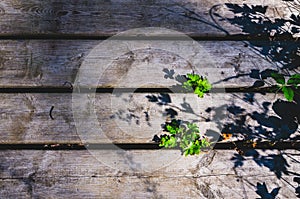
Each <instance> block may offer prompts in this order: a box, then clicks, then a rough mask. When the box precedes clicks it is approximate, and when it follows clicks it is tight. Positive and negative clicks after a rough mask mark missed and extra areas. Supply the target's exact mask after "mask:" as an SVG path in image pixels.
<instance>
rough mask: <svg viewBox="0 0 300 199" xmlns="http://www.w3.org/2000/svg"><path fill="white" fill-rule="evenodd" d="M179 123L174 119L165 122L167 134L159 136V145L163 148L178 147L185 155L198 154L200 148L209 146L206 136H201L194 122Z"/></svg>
mask: <svg viewBox="0 0 300 199" xmlns="http://www.w3.org/2000/svg"><path fill="white" fill-rule="evenodd" d="M180 123H181V121H180V120H176V119H173V120H172V121H171V122H170V123H166V125H165V130H166V131H167V132H168V134H164V135H162V136H161V137H160V143H159V146H162V147H165V148H175V147H180V148H181V151H182V153H183V154H184V155H185V156H187V155H196V154H199V153H200V152H201V150H202V149H204V148H208V147H210V145H211V144H210V142H209V141H208V140H207V139H206V138H201V135H200V130H199V128H198V126H197V125H196V124H192V123H187V124H186V125H180Z"/></svg>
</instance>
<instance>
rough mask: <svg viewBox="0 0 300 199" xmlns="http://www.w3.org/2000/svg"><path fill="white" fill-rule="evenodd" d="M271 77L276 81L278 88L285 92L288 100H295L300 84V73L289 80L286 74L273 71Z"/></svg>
mask: <svg viewBox="0 0 300 199" xmlns="http://www.w3.org/2000/svg"><path fill="white" fill-rule="evenodd" d="M271 77H272V78H273V79H274V80H275V81H276V83H277V87H278V90H281V91H282V92H283V95H284V97H285V98H286V99H287V100H288V101H293V99H294V95H295V90H296V89H298V87H299V84H300V74H295V75H292V76H290V77H289V79H288V80H287V81H286V79H285V77H284V75H283V74H280V73H272V74H271Z"/></svg>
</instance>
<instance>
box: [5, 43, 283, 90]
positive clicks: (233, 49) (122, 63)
mask: <svg viewBox="0 0 300 199" xmlns="http://www.w3.org/2000/svg"><path fill="white" fill-rule="evenodd" d="M141 42H143V41H141ZM99 45H100V47H99ZM172 45H174V44H172ZM198 45H199V46H200V48H201V49H202V51H203V52H204V53H206V54H207V56H205V57H203V58H201V56H202V55H201V54H200V55H199V57H200V58H201V61H200V64H199V65H197V66H192V65H191V64H190V62H191V61H192V60H193V59H196V57H194V58H191V60H185V59H183V58H182V57H180V56H181V55H180V54H178V55H176V54H173V53H170V52H166V51H164V50H159V49H152V50H149V49H143V50H136V51H130V49H128V51H129V52H128V53H127V54H125V55H123V56H121V57H113V58H114V59H113V60H111V62H110V65H101V64H99V65H98V67H99V69H104V68H105V67H107V69H106V70H105V72H103V73H102V74H101V76H99V82H98V83H95V84H96V85H94V86H98V87H133V88H139V87H146V88H147V87H148V88H150V87H154V88H158V87H170V86H173V85H175V84H176V83H178V82H176V81H175V80H171V79H169V78H168V79H166V78H165V77H164V76H165V75H166V73H165V72H163V69H165V68H166V69H168V70H174V72H175V75H174V77H175V76H176V75H178V74H179V75H185V74H186V73H191V72H192V71H193V70H194V71H195V72H197V73H199V74H201V75H204V76H206V77H207V78H208V79H209V81H210V82H211V83H213V84H214V85H213V86H214V87H219V88H224V87H242V86H252V85H253V83H254V82H255V81H256V80H257V79H255V78H251V77H250V74H251V72H252V71H253V70H259V71H263V70H265V69H275V70H276V69H277V67H276V63H272V62H269V61H268V59H267V58H265V57H263V56H262V55H260V54H258V53H257V52H256V51H255V50H254V49H252V48H250V47H245V42H242V41H240V42H233V41H224V42H223V41H200V42H198ZM0 46H1V48H0V87H66V86H64V85H63V84H64V83H65V82H66V81H69V82H71V83H73V82H74V81H75V78H76V75H77V74H78V72H79V69H80V68H82V64H83V61H86V62H88V61H91V60H92V61H93V62H95V63H97V62H99V63H102V62H103V61H104V60H108V61H109V60H110V59H111V57H110V58H109V57H106V56H104V55H103V53H101V52H99V53H98V56H97V57H96V58H95V57H90V56H89V53H90V52H91V50H92V49H95V48H97V49H101V41H84V40H79V41H77V40H76V41H74V40H69V41H68V40H66V41H58V40H53V41H45V40H44V41H43V40H41V41H36V40H25V41H0ZM116 48H117V47H116ZM181 48H182V49H184V48H190V46H182V47H181ZM102 50H104V51H105V49H102ZM182 51H183V50H182ZM195 53H196V54H197V52H196V51H195ZM198 53H199V52H198ZM200 58H199V59H200ZM95 70H96V69H95ZM133 79H134V81H132V80H133ZM67 86H68V85H67Z"/></svg>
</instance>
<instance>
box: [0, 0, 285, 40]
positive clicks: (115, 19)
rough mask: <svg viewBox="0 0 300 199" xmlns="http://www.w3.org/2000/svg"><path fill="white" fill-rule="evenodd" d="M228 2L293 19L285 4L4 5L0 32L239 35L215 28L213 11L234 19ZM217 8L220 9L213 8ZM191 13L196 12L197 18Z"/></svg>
mask: <svg viewBox="0 0 300 199" xmlns="http://www.w3.org/2000/svg"><path fill="white" fill-rule="evenodd" d="M225 3H237V4H243V3H247V4H249V5H263V6H269V9H268V12H267V16H268V17H270V18H271V19H272V18H274V17H277V18H278V17H287V16H289V13H290V11H289V9H288V8H287V5H286V3H285V2H282V1H281V0H268V1H262V0H251V1H247V2H245V1H241V0H234V1H221V0H217V1H208V0H205V1H197V0H193V1H181V0H163V1H136V0H128V1H121V0H113V1H105V0H102V1H97V0H92V1H88V2H87V1H84V2H78V1H74V0H67V1H63V2H61V1H54V0H47V1H43V2H41V1H38V0H30V1H26V2H21V1H14V0H8V1H2V2H1V4H0V15H1V18H0V30H1V31H0V32H1V35H9V34H37V33H67V34H79V35H80V34H86V35H112V34H115V33H118V32H120V31H124V30H128V29H132V28H142V27H149V26H151V27H164V28H170V29H175V30H178V31H182V32H184V33H188V34H191V35H197V36H207V35H209V36H224V35H225V33H224V31H222V30H219V29H217V28H215V27H214V26H216V27H218V26H220V27H222V28H223V29H226V30H227V31H228V32H230V33H231V34H239V33H241V31H240V30H239V29H238V28H236V27H234V26H232V25H230V24H229V23H228V22H226V21H225V22H224V21H220V22H218V23H215V22H214V20H213V19H212V17H211V16H210V10H211V9H213V10H214V11H216V12H217V13H219V14H220V15H222V16H224V17H228V16H229V17H232V13H231V12H228V8H226V7H225V6H224V4H225ZM214 6H217V7H214ZM193 12H195V13H197V15H194V14H193ZM192 17H195V18H197V19H196V20H193V19H191V18H192Z"/></svg>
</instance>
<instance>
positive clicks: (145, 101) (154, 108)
mask: <svg viewBox="0 0 300 199" xmlns="http://www.w3.org/2000/svg"><path fill="white" fill-rule="evenodd" d="M80 95H81V96H86V95H88V96H89V95H91V94H80ZM74 96H75V95H74ZM147 96H148V97H147ZM149 97H150V98H152V99H155V97H156V98H161V99H164V100H158V102H150V101H149ZM0 99H1V104H0V112H1V113H0V116H1V118H0V119H1V122H0V131H1V134H0V142H1V143H45V144H47V143H81V142H84V143H107V142H112V141H113V142H119V143H151V142H152V138H153V136H154V135H156V134H158V135H159V134H161V133H163V132H162V128H161V125H162V124H163V123H165V122H166V121H170V117H169V116H167V115H165V114H166V109H173V110H174V111H176V112H177V114H178V115H177V119H181V120H184V121H188V122H194V123H196V124H198V125H199V127H200V130H201V132H202V133H207V134H209V135H210V136H211V138H212V139H213V140H217V139H218V136H219V134H221V133H223V132H222V131H223V130H224V128H225V126H226V125H227V126H229V127H230V128H229V132H227V131H225V132H226V133H232V134H234V135H235V136H237V137H236V138H235V139H241V140H243V139H251V140H252V139H261V140H270V139H274V138H276V136H277V138H278V139H279V137H278V136H279V135H281V133H282V134H283V135H286V134H284V133H286V130H288V129H289V124H287V123H286V122H284V121H286V118H281V117H283V116H282V115H281V114H282V111H284V110H285V108H284V107H285V106H283V108H282V107H281V109H279V113H278V112H277V113H275V111H274V110H273V108H272V106H273V105H272V104H269V105H268V104H267V103H268V102H270V103H274V104H275V106H277V105H280V104H281V102H280V101H277V102H276V100H277V99H283V96H281V95H280V94H279V95H278V96H277V97H276V96H275V94H267V95H262V94H249V93H245V94H242V93H240V94H237V93H231V94H230V93H210V94H209V95H206V96H205V97H204V98H198V97H197V96H196V95H195V94H183V93H181V94H180V93H179V94H174V93H170V94H168V95H165V96H163V95H161V94H158V93H134V94H132V93H114V94H108V93H102V94H101V93H98V94H96V96H95V98H93V97H92V95H91V97H90V99H89V100H90V101H88V102H87V103H85V102H83V101H82V103H81V104H82V105H83V106H78V105H76V104H73V106H72V95H71V94H54V93H52V94H28V93H27V94H1V96H0ZM73 100H74V98H73ZM79 100H80V99H79ZM168 101H171V103H167V102H168ZM79 102H80V101H79ZM275 102H276V103H275ZM89 103H90V104H89ZM159 103H163V104H159ZM164 103H165V104H164ZM276 104H277V105H276ZM281 105H285V103H283V104H281ZM52 106H53V107H54V108H53V110H52V113H51V115H52V117H53V119H51V117H50V115H49V114H50V109H51V107H52ZM290 106H291V107H290V110H295V111H296V112H297V110H298V108H297V105H296V104H294V103H290ZM82 107H83V108H82ZM85 107H87V108H85ZM209 108H210V109H211V111H208V110H209ZM282 109H283V110H282ZM275 110H277V109H275ZM90 111H91V112H90ZM73 113H76V114H75V115H76V117H75V116H74V115H73ZM90 113H95V114H94V115H93V114H90ZM280 113H281V114H280ZM278 114H279V115H278ZM146 115H148V118H147V116H146ZM74 118H75V119H76V120H74ZM87 118H90V120H91V121H88V120H89V119H87ZM289 121H291V122H293V118H290V119H289ZM75 122H76V126H75ZM272 122H273V123H272ZM287 128H288V129H287ZM82 129H83V130H82ZM290 131H292V130H291V129H290ZM294 131H295V132H292V134H291V135H289V134H287V135H288V137H290V138H296V136H297V135H298V133H297V130H296V129H294ZM283 139H287V138H283Z"/></svg>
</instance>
